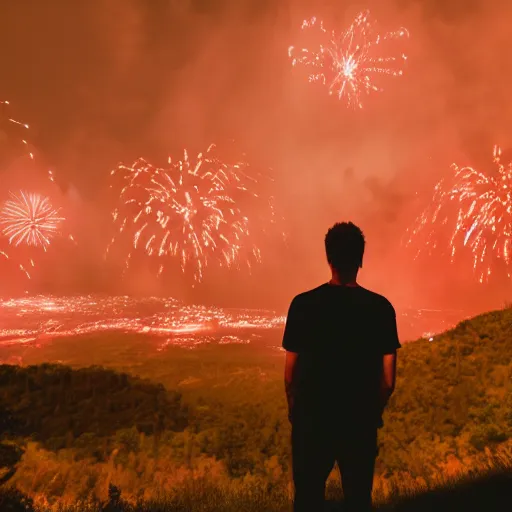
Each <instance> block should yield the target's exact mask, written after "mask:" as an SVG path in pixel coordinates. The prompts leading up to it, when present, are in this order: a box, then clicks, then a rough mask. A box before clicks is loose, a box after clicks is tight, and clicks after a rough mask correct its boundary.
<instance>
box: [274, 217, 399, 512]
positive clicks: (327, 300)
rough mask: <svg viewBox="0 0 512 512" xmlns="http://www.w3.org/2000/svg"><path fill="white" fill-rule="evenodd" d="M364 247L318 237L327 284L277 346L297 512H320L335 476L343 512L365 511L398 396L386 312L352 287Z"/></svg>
mask: <svg viewBox="0 0 512 512" xmlns="http://www.w3.org/2000/svg"><path fill="white" fill-rule="evenodd" d="M364 247H365V239H364V235H363V233H362V232H361V230H360V229H359V228H358V227H357V226H355V225H354V224H352V223H351V222H348V223H347V222H343V223H340V224H335V225H334V226H333V227H332V228H331V229H329V231H328V232H327V235H326V237H325V250H326V253H327V261H328V263H329V266H330V267H331V271H332V279H331V280H330V281H329V282H328V283H326V284H323V285H322V286H320V287H318V288H315V289H314V290H311V291H308V292H305V293H302V294H300V295H298V296H297V297H295V298H294V299H293V301H292V303H291V305H290V309H289V312H288V319H287V321H286V328H285V333H284V339H283V347H284V348H285V349H286V367H285V385H286V395H287V398H288V410H289V417H290V421H291V423H292V452H293V479H294V484H295V500H294V511H295V512H319V511H321V510H323V504H324V495H325V482H326V479H327V477H328V476H329V473H330V472H331V470H332V467H333V465H334V462H337V463H338V467H339V469H340V473H341V478H342V486H343V494H344V496H345V504H346V507H347V509H348V510H350V511H354V512H355V511H357V512H363V511H364V512H366V511H369V510H371V508H372V507H371V501H372V498H371V495H372V483H373V472H374V467H375V458H376V456H377V429H378V428H379V427H380V426H382V412H383V410H384V407H385V406H386V404H387V401H388V399H389V397H390V396H391V393H392V392H393V389H394V387H395V371H396V350H397V349H398V348H399V347H400V343H399V341H398V334H397V327H396V317H395V310H394V309H393V306H392V305H391V304H390V302H389V301H388V300H387V299H385V298H384V297H382V296H381V295H377V294H376V293H373V292H371V291H369V290H366V289H365V288H363V287H361V286H359V285H358V284H357V281H356V278H357V273H358V271H359V268H361V267H362V263H363V253H364Z"/></svg>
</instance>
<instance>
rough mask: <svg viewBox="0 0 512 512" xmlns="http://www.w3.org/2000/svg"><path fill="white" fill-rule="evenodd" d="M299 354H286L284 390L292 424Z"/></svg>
mask: <svg viewBox="0 0 512 512" xmlns="http://www.w3.org/2000/svg"><path fill="white" fill-rule="evenodd" d="M297 359H298V354H297V353H295V352H286V360H285V364H284V388H285V390H286V400H287V402H288V419H289V420H290V423H291V422H292V411H293V404H294V401H295V383H294V374H295V369H296V365H297Z"/></svg>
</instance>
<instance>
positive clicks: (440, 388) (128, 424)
mask: <svg viewBox="0 0 512 512" xmlns="http://www.w3.org/2000/svg"><path fill="white" fill-rule="evenodd" d="M511 324H512V310H510V309H507V310H504V311H497V312H492V313H488V314H485V315H481V316H479V317H477V318H475V319H473V320H470V321H465V322H463V323H461V324H460V325H458V326H457V328H455V329H454V330H452V331H449V332H447V333H445V334H443V335H440V336H438V337H436V338H435V339H434V341H432V342H428V341H426V340H419V341H417V342H413V343H409V344H407V345H405V346H404V347H403V348H402V349H401V351H400V355H399V366H398V384H397V386H398V387H397V391H396V393H395V395H394V396H393V398H392V401H391V403H390V407H389V410H388V411H387V413H386V416H385V426H384V428H383V429H382V431H381V437H380V443H381V448H380V457H379V461H378V467H377V472H378V480H377V483H376V498H377V499H378V500H381V501H382V500H384V499H385V497H386V495H388V494H390V493H393V492H396V489H397V486H398V488H401V487H403V486H405V488H407V489H409V490H410V489H415V490H421V489H425V488H430V487H432V486H436V485H441V484H442V483H443V482H444V481H445V479H446V478H449V477H450V476H451V475H457V474H459V473H466V474H467V473H468V472H471V471H472V470H473V469H475V468H477V469H478V470H479V471H480V470H485V469H488V468H489V467H494V466H496V465H497V464H498V465H499V464H501V465H502V466H504V467H505V468H510V467H511V461H512V442H511V437H512V336H511V335H510V334H509V327H510V325H511ZM276 336H278V334H276ZM75 343H78V342H77V341H76V340H74V341H70V340H57V341H55V342H54V343H52V344H51V345H49V346H48V347H46V348H44V347H43V348H42V349H39V350H34V351H33V352H32V353H30V354H29V355H28V356H25V362H28V363H31V365H29V366H11V365H3V366H0V399H1V404H2V406H3V407H4V408H5V410H6V411H7V412H8V413H9V417H10V418H12V421H11V423H12V424H15V425H16V429H11V430H12V431H11V432H8V433H7V434H6V435H5V436H4V437H5V438H6V439H7V440H8V441H9V442H11V443H13V442H15V444H16V445H17V446H20V447H21V448H22V449H23V450H24V454H23V457H22V458H21V461H20V462H19V463H18V466H17V472H16V474H15V475H14V477H13V478H12V479H11V480H10V483H11V484H14V485H16V486H17V488H18V489H20V490H22V491H23V492H25V493H26V494H28V495H29V496H31V497H32V498H33V499H34V502H35V503H36V505H39V506H51V505H52V503H55V504H59V505H67V506H78V507H79V508H80V507H82V509H84V510H85V508H84V507H85V503H89V504H90V505H91V506H93V505H94V504H96V505H97V504H99V503H101V502H103V503H105V502H108V500H109V496H108V495H109V489H112V486H116V487H119V488H120V489H121V490H122V496H123V499H125V500H127V502H129V503H136V502H137V501H140V500H151V499H157V498H159V497H161V496H162V494H164V495H165V496H166V497H167V498H166V499H167V500H168V501H169V500H170V501H172V500H175V501H176V500H178V501H179V500H181V501H182V500H189V501H188V504H184V503H182V505H180V506H183V507H185V508H183V510H193V509H194V508H195V505H194V503H193V500H194V499H197V500H198V503H199V501H200V502H201V503H202V506H203V505H204V506H203V508H202V509H201V510H214V508H208V507H207V506H206V505H205V500H207V499H208V500H213V498H212V496H214V495H215V493H217V498H216V500H217V501H218V500H220V501H219V503H220V502H222V500H225V502H226V503H228V501H229V500H231V502H232V503H238V504H239V503H240V500H242V501H243V502H244V503H246V504H249V503H251V500H253V502H254V503H256V502H258V503H261V504H263V503H264V502H265V503H267V504H266V505H265V507H266V508H265V510H274V509H275V510H279V507H282V506H285V505H286V503H287V502H288V496H289V490H290V487H289V461H290V453H289V425H288V422H287V419H286V408H285V400H284V393H283V385H282V363H283V358H282V353H280V352H278V351H276V350H270V349H268V347H267V348H260V349H257V348H255V344H256V343H258V341H255V342H254V343H253V344H249V345H240V346H214V345H207V346H203V347H200V348H196V349H194V350H186V349H180V348H166V350H165V351H163V352H162V351H159V352H158V354H157V355H155V354H154V353H149V351H148V350H147V344H146V345H145V346H146V355H145V356H144V355H141V354H142V349H140V346H139V344H140V343H141V341H140V340H139V339H127V338H123V337H120V336H118V337H115V336H113V337H111V338H109V339H107V340H106V339H105V338H103V339H101V340H97V339H94V338H91V339H82V340H80V346H79V347H77V346H75V350H74V351H72V350H71V348H70V347H71V345H72V344H75ZM105 346H107V347H108V348H105ZM83 347H87V350H84V348H83ZM261 347H263V344H262V345H261ZM116 350H117V351H118V353H117V356H116V357H112V354H113V352H115V351H116ZM77 354H78V355H77ZM44 360H53V361H55V360H61V361H65V362H66V363H67V365H66V366H64V365H57V364H40V363H41V362H42V361H44ZM89 364H94V365H101V366H102V367H101V368H100V367H98V366H92V367H91V366H88V365H89ZM107 367H108V368H107ZM347 421H350V418H347ZM206 491H207V492H206ZM205 492H206V494H207V495H208V496H210V498H206V497H205V496H206V494H205ZM333 492H336V491H335V490H334V491H333ZM233 496H235V497H236V496H237V497H238V498H237V499H238V501H236V500H235V498H233ZM251 496H252V498H251ZM258 496H259V498H257V497H258ZM194 497H195V498H194ZM269 499H270V502H271V503H273V505H272V507H276V508H269V507H270V504H269V503H270V502H269V501H268V500H269ZM226 500H227V501H226ZM233 500H235V501H233ZM255 500H256V501H255ZM261 500H263V501H261ZM170 501H169V502H170ZM213 501H215V500H213ZM213 501H212V503H213ZM77 503H81V505H77ZM96 505H94V506H96ZM212 506H213V505H212ZM233 506H234V507H235V505H233ZM236 506H238V505H236ZM251 506H252V505H251ZM262 506H263V505H262ZM228 509H229V507H228V505H227V504H226V505H225V508H224V509H222V510H228ZM245 509H246V510H250V506H249V505H246V506H245ZM169 510H179V508H174V509H171V508H169ZM218 510H220V509H218ZM233 510H235V508H233ZM254 510H261V508H260V509H258V508H257V507H255V508H254Z"/></svg>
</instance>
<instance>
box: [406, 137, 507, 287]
mask: <svg viewBox="0 0 512 512" xmlns="http://www.w3.org/2000/svg"><path fill="white" fill-rule="evenodd" d="M493 163H494V164H495V166H496V168H495V169H494V170H493V172H490V173H487V172H481V171H478V170H477V169H474V168H473V167H459V166H457V165H456V164H453V165H452V170H453V175H452V176H450V178H449V179H448V180H446V179H444V180H441V181H440V182H439V183H438V184H437V185H436V186H435V188H434V195H433V198H432V201H431V203H430V205H429V206H428V207H427V208H426V209H425V210H424V211H423V213H422V214H421V215H420V216H419V217H418V219H417V220H416V223H415V226H414V228H413V229H412V232H411V236H410V238H409V240H408V241H407V244H408V245H409V244H412V243H413V242H415V241H417V242H418V245H419V246H420V247H421V248H420V250H419V251H418V253H417V255H419V254H420V253H422V252H427V253H428V254H429V255H430V254H432V253H433V251H435V250H438V249H441V250H443V249H444V248H445V247H446V245H445V244H446V242H445V241H443V240H442V239H440V238H439V234H440V231H441V230H442V229H443V228H442V227H443V226H447V227H448V228H449V229H450V230H451V235H450V237H449V239H448V250H449V254H450V259H451V262H452V263H453V262H454V260H455V257H456V255H457V254H458V253H459V252H461V251H462V249H463V248H465V247H467V248H468V249H469V250H470V251H471V255H472V260H473V269H474V271H475V273H476V275H477V277H478V280H479V281H480V282H481V283H482V282H484V281H487V280H488V279H489V277H490V276H491V274H492V272H493V268H494V264H495V262H496V260H501V261H503V262H504V263H505V264H506V266H507V273H508V276H509V277H511V270H510V262H511V257H512V253H511V250H512V247H511V237H512V162H502V152H501V148H499V147H498V146H495V147H494V151H493ZM421 235H423V238H421Z"/></svg>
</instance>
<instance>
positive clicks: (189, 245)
mask: <svg viewBox="0 0 512 512" xmlns="http://www.w3.org/2000/svg"><path fill="white" fill-rule="evenodd" d="M213 148H214V146H213V145H212V146H210V147H209V148H208V150H207V151H206V153H205V154H201V153H200V154H199V155H198V156H197V159H195V160H194V159H191V158H190V157H189V155H188V153H187V151H185V153H184V157H183V159H182V160H180V161H177V162H174V163H173V162H172V161H171V159H169V166H168V168H166V169H164V168H159V167H153V166H152V165H151V164H149V163H148V162H146V161H145V160H142V159H139V160H137V161H136V162H135V163H134V164H133V165H132V166H131V167H126V166H124V165H120V166H119V167H118V168H117V169H115V170H114V171H112V174H119V173H121V174H122V175H123V177H124V180H126V182H127V183H125V185H124V186H123V188H122V190H121V194H120V205H121V206H120V207H119V208H117V209H115V210H114V212H113V219H114V222H115V223H116V224H117V225H118V232H119V233H126V232H128V233H130V236H131V237H132V250H131V251H130V252H129V254H128V257H127V260H126V266H127V267H128V266H129V265H130V261H131V259H132V253H133V249H135V250H142V251H143V252H145V253H146V254H147V255H148V256H152V257H157V258H160V265H159V274H161V273H162V272H163V270H164V268H165V264H166V262H167V261H169V259H170V258H169V257H176V258H179V261H180V264H181V269H182V271H183V272H185V271H186V269H187V268H192V269H193V270H192V272H193V274H194V279H195V280H197V281H201V280H202V278H203V273H204V270H205V268H206V266H207V265H208V263H209V262H210V261H215V262H216V263H217V264H219V265H221V266H226V267H231V266H233V265H235V264H237V263H238V262H239V261H240V260H241V259H242V258H244V260H245V261H246V262H247V263H248V264H249V265H250V262H251V260H256V261H259V260H260V251H259V249H258V248H257V247H256V246H255V245H254V244H253V243H252V242H251V237H250V234H251V230H250V228H252V224H251V222H250V221H249V217H248V216H247V215H246V214H244V211H242V206H241V201H240V199H242V198H257V197H258V195H257V194H256V193H254V192H252V187H253V186H254V184H255V183H256V180H255V179H253V178H251V177H249V174H248V165H247V164H245V163H237V164H235V165H227V164H224V163H222V162H221V161H220V160H219V159H218V158H216V157H215V156H213V153H212V150H213ZM117 237H118V235H116V236H115V237H114V238H113V240H112V242H111V244H110V246H109V249H110V247H112V245H113V243H114V242H115V240H116V238H117ZM109 249H107V252H108V250H109Z"/></svg>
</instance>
